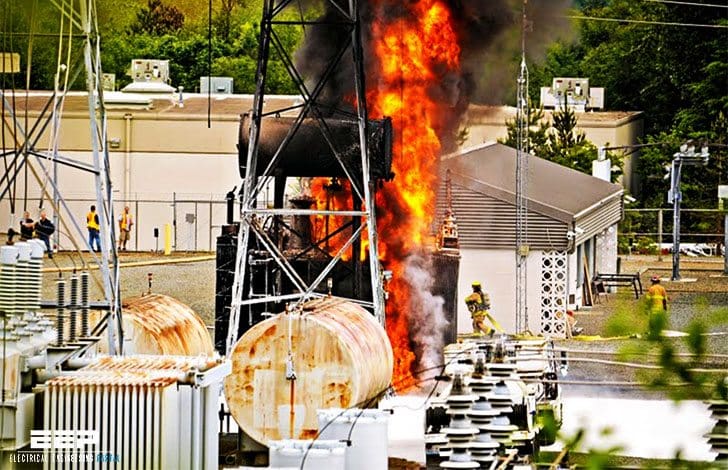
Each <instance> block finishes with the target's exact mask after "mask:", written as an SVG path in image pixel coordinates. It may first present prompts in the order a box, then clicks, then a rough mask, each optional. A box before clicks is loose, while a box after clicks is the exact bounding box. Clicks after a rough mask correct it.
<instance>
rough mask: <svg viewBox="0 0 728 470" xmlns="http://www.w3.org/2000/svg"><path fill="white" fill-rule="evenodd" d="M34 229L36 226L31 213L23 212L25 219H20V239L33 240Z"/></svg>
mask: <svg viewBox="0 0 728 470" xmlns="http://www.w3.org/2000/svg"><path fill="white" fill-rule="evenodd" d="M34 227H35V224H34V223H33V219H31V218H30V212H28V211H25V212H23V218H22V219H20V239H21V240H23V241H25V240H30V239H31V238H33V228H34Z"/></svg>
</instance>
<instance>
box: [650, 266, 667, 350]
mask: <svg viewBox="0 0 728 470" xmlns="http://www.w3.org/2000/svg"><path fill="white" fill-rule="evenodd" d="M650 282H651V283H652V285H651V286H650V288H649V289H648V290H647V296H646V297H647V301H648V304H649V308H650V314H649V319H648V322H649V330H648V335H649V336H650V337H653V338H655V337H657V336H659V334H660V333H661V332H662V331H663V330H664V329H665V328H667V323H668V321H667V291H666V290H665V288H664V287H662V285H661V284H660V278H659V277H657V276H653V277H652V278H651V279H650Z"/></svg>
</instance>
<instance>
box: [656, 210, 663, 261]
mask: <svg viewBox="0 0 728 470" xmlns="http://www.w3.org/2000/svg"><path fill="white" fill-rule="evenodd" d="M657 261H662V209H657Z"/></svg>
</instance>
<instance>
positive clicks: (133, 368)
mask: <svg viewBox="0 0 728 470" xmlns="http://www.w3.org/2000/svg"><path fill="white" fill-rule="evenodd" d="M229 373H230V363H229V362H227V361H220V360H213V359H209V358H205V357H202V358H189V357H181V356H128V357H102V358H100V359H99V360H98V361H97V362H95V363H94V364H92V365H89V366H87V367H84V368H83V369H80V370H78V371H76V372H74V373H72V374H70V375H64V376H61V377H57V378H54V379H51V380H49V381H48V382H46V389H45V400H44V430H45V431H46V432H47V431H51V432H53V433H54V434H52V435H67V434H68V433H69V432H72V433H76V434H82V435H83V445H84V448H81V449H67V448H60V447H61V446H58V447H57V446H56V444H55V442H54V441H55V440H53V439H52V440H51V443H52V444H51V445H50V449H47V450H45V453H46V455H45V461H46V462H49V463H50V465H49V466H47V467H46V468H51V469H54V468H65V466H67V465H69V464H68V462H70V461H71V460H68V459H67V458H66V457H69V458H73V457H70V454H71V453H72V454H75V455H76V456H78V455H80V454H84V455H86V456H90V457H91V458H90V459H88V458H87V459H83V461H82V459H79V458H78V457H76V461H75V462H76V463H74V468H77V467H76V466H78V468H97V467H98V466H99V459H100V461H101V462H105V463H104V464H103V465H102V468H106V466H107V465H108V464H109V463H111V467H110V468H134V469H158V468H174V469H192V468H196V469H197V468H199V469H217V468H218V462H217V459H218V455H217V454H218V441H217V414H216V413H217V408H218V399H219V391H220V384H221V382H222V379H223V377H225V376H226V375H228V374H229ZM86 460H90V461H86ZM117 464H118V465H117Z"/></svg>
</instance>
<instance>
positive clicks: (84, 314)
mask: <svg viewBox="0 0 728 470" xmlns="http://www.w3.org/2000/svg"><path fill="white" fill-rule="evenodd" d="M88 306H89V302H88V271H84V272H82V273H81V336H82V337H84V338H85V337H87V336H88V334H89V328H88Z"/></svg>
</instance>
